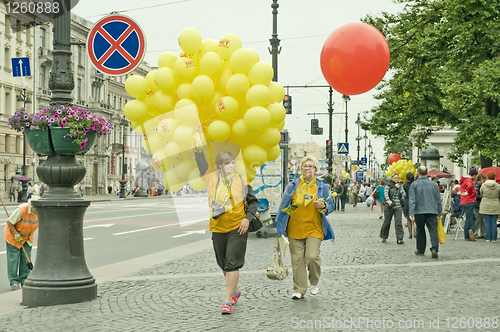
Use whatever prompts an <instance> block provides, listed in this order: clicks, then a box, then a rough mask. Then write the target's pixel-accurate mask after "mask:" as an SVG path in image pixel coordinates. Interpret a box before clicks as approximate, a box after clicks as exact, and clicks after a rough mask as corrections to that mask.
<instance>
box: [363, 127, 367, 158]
mask: <svg viewBox="0 0 500 332" xmlns="http://www.w3.org/2000/svg"><path fill="white" fill-rule="evenodd" d="M363 138H364V139H365V158H366V141H367V140H368V135H366V130H365V136H363Z"/></svg>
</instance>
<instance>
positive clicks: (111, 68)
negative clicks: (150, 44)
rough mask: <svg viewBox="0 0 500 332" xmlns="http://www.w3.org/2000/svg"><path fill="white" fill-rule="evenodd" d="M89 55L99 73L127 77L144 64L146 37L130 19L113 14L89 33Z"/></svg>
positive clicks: (100, 21) (102, 20) (99, 22)
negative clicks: (126, 75)
mask: <svg viewBox="0 0 500 332" xmlns="http://www.w3.org/2000/svg"><path fill="white" fill-rule="evenodd" d="M87 52H88V54H89V57H90V61H91V62H92V64H93V65H94V67H95V68H97V70H98V71H100V72H102V73H104V74H108V75H112V76H120V75H125V74H128V73H130V72H131V71H133V70H134V69H135V68H137V66H139V65H140V64H141V62H142V59H143V58H144V55H145V54H146V37H145V36H144V33H143V32H142V30H141V28H140V27H139V25H138V24H137V23H136V22H135V21H134V20H133V19H131V18H130V17H127V16H123V15H110V16H107V17H104V18H102V19H101V20H99V21H98V22H97V23H96V24H95V25H94V26H93V27H92V29H91V30H90V33H89V36H88V38H87Z"/></svg>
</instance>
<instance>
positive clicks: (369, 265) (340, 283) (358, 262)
mask: <svg viewBox="0 0 500 332" xmlns="http://www.w3.org/2000/svg"><path fill="white" fill-rule="evenodd" d="M329 219H330V221H331V222H332V225H333V227H334V231H335V235H336V240H335V243H332V242H331V241H325V242H323V244H322V246H321V258H322V271H323V274H322V277H321V281H320V291H319V293H318V294H317V295H315V296H313V295H311V294H310V293H309V292H308V293H307V295H306V298H305V299H304V300H292V299H291V296H292V293H293V283H292V274H291V267H290V266H291V265H290V258H289V253H287V254H286V256H285V263H286V265H287V266H288V267H289V269H290V275H289V276H288V277H287V278H286V279H285V280H282V281H275V280H270V279H267V278H266V277H265V270H266V268H267V266H268V264H269V261H270V259H271V255H272V247H273V244H274V237H273V236H272V235H270V237H269V238H267V239H262V238H260V239H258V238H256V237H255V234H251V236H250V237H249V241H248V249H247V254H246V262H245V267H244V268H243V269H242V271H241V277H240V280H241V282H240V287H241V290H242V292H243V295H242V297H241V299H240V301H239V302H238V304H237V305H236V306H235V308H234V314H233V315H229V316H222V315H221V314H220V306H221V305H222V302H223V297H224V289H225V283H224V278H223V276H222V273H221V272H220V270H219V269H218V267H217V264H216V262H215V258H214V254H213V249H212V247H211V240H210V239H206V240H203V241H200V242H198V243H194V244H191V245H189V246H183V247H178V248H175V249H171V250H167V251H165V252H160V253H157V254H154V255H150V256H146V257H141V258H139V259H134V260H130V261H128V262H122V263H117V264H113V265H109V266H106V267H102V268H98V269H94V270H92V271H91V273H92V274H93V275H94V277H95V278H96V280H97V283H98V298H97V299H95V300H93V301H91V302H85V303H79V304H70V305H59V306H52V307H41V308H33V309H26V308H24V307H22V306H21V305H20V304H19V303H20V299H21V292H20V291H17V292H12V293H8V294H4V295H1V296H0V313H3V314H0V321H1V322H2V324H1V325H0V331H9V332H10V331H21V330H37V331H82V332H83V331H211V330H217V331H273V332H275V331H290V330H306V329H309V330H317V331H323V330H344V331H345V330H358V331H422V330H425V331H435V330H438V329H440V330H443V331H450V330H458V331H478V330H498V329H499V325H498V324H500V322H499V321H498V319H500V317H499V316H500V314H498V303H499V302H498V301H499V295H498V294H499V293H498V291H497V290H498V288H499V286H500V280H499V278H498V276H499V274H500V264H499V263H500V243H499V242H497V243H486V242H485V241H484V240H478V241H476V242H465V241H464V240H463V234H459V236H458V238H457V240H453V237H454V234H448V239H447V241H446V243H445V244H443V245H441V246H440V251H439V258H438V259H432V258H431V257H430V252H429V243H428V247H427V251H426V253H425V256H416V255H415V254H414V251H415V240H409V239H408V238H407V230H406V228H405V233H406V234H405V244H403V245H398V244H396V239H395V231H394V225H392V227H391V232H390V236H389V239H388V241H387V243H382V242H381V241H380V239H379V237H378V234H379V232H380V226H381V223H382V222H381V220H379V219H378V217H377V213H376V212H369V209H368V208H367V207H366V205H364V204H359V205H358V207H356V208H353V207H352V206H347V207H346V212H334V213H333V214H331V215H330V216H329ZM428 242H429V241H428ZM6 311H7V312H6ZM469 317H472V318H473V319H469ZM495 317H496V318H495ZM495 322H496V323H495ZM332 323H333V324H334V325H332ZM315 324H316V328H314V326H315ZM467 324H468V325H467ZM480 324H481V327H480V326H479V325H480ZM495 324H496V325H495ZM486 325H487V326H489V328H486V329H485V326H486ZM332 326H333V327H335V326H337V327H338V328H335V329H333V328H331V329H330V328H329V327H332ZM461 326H462V327H463V328H460V327H461ZM452 327H458V328H452Z"/></svg>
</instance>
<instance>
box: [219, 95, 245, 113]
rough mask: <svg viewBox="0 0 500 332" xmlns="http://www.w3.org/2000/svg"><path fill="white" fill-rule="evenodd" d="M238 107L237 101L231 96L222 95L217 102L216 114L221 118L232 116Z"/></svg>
mask: <svg viewBox="0 0 500 332" xmlns="http://www.w3.org/2000/svg"><path fill="white" fill-rule="evenodd" d="M239 107H240V106H239V104H238V101H237V100H236V99H234V98H233V97H231V96H225V97H222V98H220V99H219V100H218V102H217V106H216V108H217V115H218V116H220V117H221V118H223V119H230V118H234V117H235V116H236V115H237V114H238V110H239Z"/></svg>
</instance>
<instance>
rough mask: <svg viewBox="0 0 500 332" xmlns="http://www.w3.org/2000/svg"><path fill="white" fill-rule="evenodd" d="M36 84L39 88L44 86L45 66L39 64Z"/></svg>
mask: <svg viewBox="0 0 500 332" xmlns="http://www.w3.org/2000/svg"><path fill="white" fill-rule="evenodd" d="M38 84H39V86H40V87H41V88H45V66H40V71H39V79H38Z"/></svg>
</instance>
